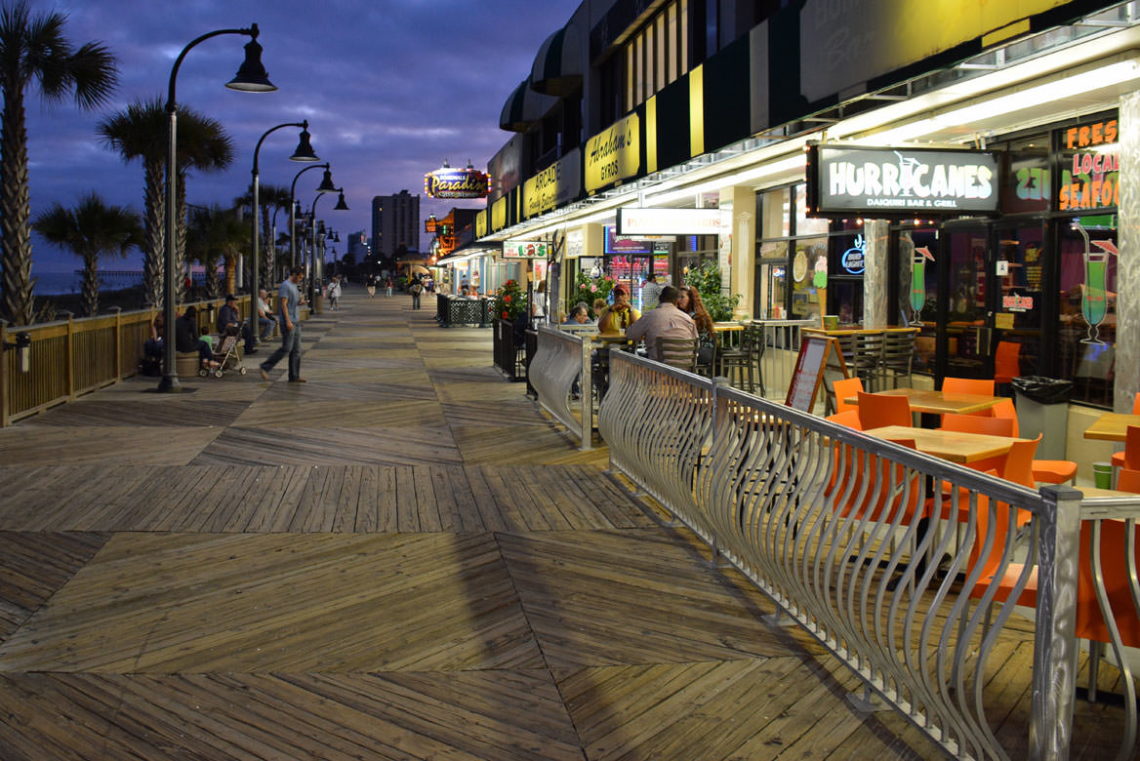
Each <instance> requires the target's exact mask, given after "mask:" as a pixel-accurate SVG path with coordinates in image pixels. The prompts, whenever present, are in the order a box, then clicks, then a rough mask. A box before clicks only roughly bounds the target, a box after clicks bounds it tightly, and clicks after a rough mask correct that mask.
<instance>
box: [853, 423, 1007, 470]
mask: <svg viewBox="0 0 1140 761" xmlns="http://www.w3.org/2000/svg"><path fill="white" fill-rule="evenodd" d="M864 433H866V434H867V435H868V436H874V437H875V438H877V439H885V440H887V441H902V440H905V439H910V440H913V441H914V448H915V449H917V450H918V451H919V452H922V453H924V454H928V455H933V456H934V457H938V458H941V459H943V460H948V461H950V462H955V463H958V464H960V465H968V464H969V463H971V462H976V461H978V460H988V459H989V458H991V457H998V456H1000V455H1003V454H1008V453H1009V450H1010V449H1011V448H1012V447H1013V443H1014V442H1015V441H1023V440H1024V439H1017V438H1012V437H1009V436H991V435H989V434H985V433H966V432H964V431H946V430H942V429H941V428H911V427H908V426H905V425H888V426H884V427H883V428H872V429H871V430H869V431H864Z"/></svg>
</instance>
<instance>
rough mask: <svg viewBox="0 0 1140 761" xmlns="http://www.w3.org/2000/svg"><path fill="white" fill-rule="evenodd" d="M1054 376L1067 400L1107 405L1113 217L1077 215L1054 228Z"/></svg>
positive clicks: (1111, 366)
mask: <svg viewBox="0 0 1140 761" xmlns="http://www.w3.org/2000/svg"><path fill="white" fill-rule="evenodd" d="M1058 237H1059V239H1060V240H1059V246H1060V249H1059V250H1060V256H1059V258H1058V259H1059V262H1060V284H1061V292H1060V334H1059V342H1058V359H1059V362H1058V364H1059V371H1060V377H1062V378H1066V379H1071V380H1072V381H1073V383H1074V390H1073V397H1072V398H1073V399H1074V400H1075V401H1084V402H1089V403H1092V404H1097V405H1103V406H1106V407H1111V406H1112V402H1113V399H1112V394H1113V389H1112V386H1113V378H1114V377H1115V372H1116V368H1115V354H1116V352H1115V343H1116V273H1117V259H1116V216H1115V215H1111V214H1105V215H1089V216H1084V217H1077V218H1076V219H1074V220H1073V221H1072V223H1071V224H1070V225H1063V226H1062V228H1061V229H1060V230H1059V235H1058Z"/></svg>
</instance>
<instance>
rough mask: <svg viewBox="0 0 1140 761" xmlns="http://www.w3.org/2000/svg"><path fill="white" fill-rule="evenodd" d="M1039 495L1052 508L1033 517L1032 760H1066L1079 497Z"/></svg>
mask: <svg viewBox="0 0 1140 761" xmlns="http://www.w3.org/2000/svg"><path fill="white" fill-rule="evenodd" d="M1041 494H1042V496H1043V497H1044V498H1045V501H1046V502H1047V503H1048V504H1049V505H1050V506H1052V507H1053V508H1054V509H1053V510H1052V511H1046V512H1045V513H1044V514H1042V515H1040V516H1036V517H1035V518H1034V520H1035V521H1039V522H1040V529H1039V531H1040V542H1039V544H1038V547H1039V549H1038V558H1037V566H1038V571H1037V627H1036V632H1035V634H1034V643H1033V695H1032V701H1031V710H1032V713H1031V715H1030V719H1029V761H1067V759H1068V758H1069V745H1070V743H1071V741H1072V736H1073V701H1074V697H1075V695H1074V693H1075V690H1076V678H1077V677H1076V672H1077V649H1078V648H1077V637H1076V600H1077V565H1078V559H1079V556H1080V534H1081V493H1080V492H1079V491H1077V490H1076V489H1073V488H1070V487H1067V486H1046V487H1043V488H1042V489H1041ZM1049 512H1051V513H1052V514H1051V515H1050V514H1049Z"/></svg>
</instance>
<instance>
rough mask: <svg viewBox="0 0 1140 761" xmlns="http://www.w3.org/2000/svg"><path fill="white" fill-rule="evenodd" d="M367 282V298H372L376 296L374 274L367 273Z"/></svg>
mask: <svg viewBox="0 0 1140 761" xmlns="http://www.w3.org/2000/svg"><path fill="white" fill-rule="evenodd" d="M367 282H368V298H370V299H374V298H376V276H375V275H369V276H368V281H367Z"/></svg>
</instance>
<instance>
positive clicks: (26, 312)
mask: <svg viewBox="0 0 1140 761" xmlns="http://www.w3.org/2000/svg"><path fill="white" fill-rule="evenodd" d="M66 20H67V16H65V15H64V14H62V13H45V14H42V15H37V16H35V17H33V16H32V15H31V13H30V11H29V9H28V3H27V2H25V1H24V0H20V2H17V3H16V4H14V5H12V6H8V7H5V8H3V9H0V93H2V94H3V97H4V107H3V112H2V114H0V247H2V248H3V252H2V255H0V263H2V266H3V270H4V280H3V282H4V301H3V314H4V316H5V317H6V318H7V319H8V320H10V321H11V322H14V323H16V324H17V325H27V324H29V323H31V322H32V320H33V319H34V317H35V314H34V312H35V304H34V299H33V297H32V285H33V282H32V242H31V234H30V233H31V226H30V224H29V220H30V218H31V205H30V202H29V197H28V132H27V128H26V126H25V111H24V94H25V90H27V88H28V86H29V85H30V84H31V83H32V80H36V81H37V82H38V84H39V90H40V94H41V95H42V96H43V97H44V98H45V99H48V100H57V99H60V98H62V97H64V96H65V95H67V94H68V93H71V94H72V95H73V96H74V97H75V102H76V104H77V105H78V106H79V107H80V108H84V109H88V108H94V107H96V106H98V105H100V104H102V103H104V102H105V101H106V100H107V99H108V97H110V95H111V92H112V91H113V90H114V88H115V85H116V84H117V83H118V69H117V67H116V66H115V59H114V56H112V55H111V53H110V51H109V50H108V49H107V48H106V47H104V46H103V45H102V44H101V43H97V42H88V43H86V44H85V45H83V46H81V47H80V48H79V49H78V50H77V49H75V48H74V47H73V46H72V44H71V43H70V42H69V41H68V40H67V39H66V38H65V37H64V36H63V25H64V22H65V21H66Z"/></svg>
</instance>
